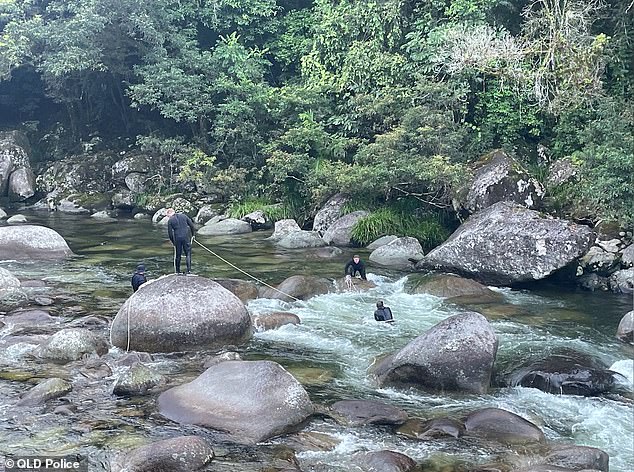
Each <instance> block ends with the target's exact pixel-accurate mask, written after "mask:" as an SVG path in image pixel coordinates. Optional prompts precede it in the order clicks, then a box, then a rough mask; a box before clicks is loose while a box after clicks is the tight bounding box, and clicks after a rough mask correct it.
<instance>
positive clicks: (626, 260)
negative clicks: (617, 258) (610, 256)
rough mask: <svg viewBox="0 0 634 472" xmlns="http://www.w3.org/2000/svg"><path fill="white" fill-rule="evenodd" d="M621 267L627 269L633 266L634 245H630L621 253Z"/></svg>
mask: <svg viewBox="0 0 634 472" xmlns="http://www.w3.org/2000/svg"><path fill="white" fill-rule="evenodd" d="M621 266H622V267H623V268H624V269H628V268H630V267H632V266H634V244H630V245H629V246H628V247H626V248H625V249H623V252H622V253H621Z"/></svg>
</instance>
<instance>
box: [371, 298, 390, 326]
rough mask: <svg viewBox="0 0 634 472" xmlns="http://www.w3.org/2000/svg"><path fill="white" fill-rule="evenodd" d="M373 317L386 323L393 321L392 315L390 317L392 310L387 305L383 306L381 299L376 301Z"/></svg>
mask: <svg viewBox="0 0 634 472" xmlns="http://www.w3.org/2000/svg"><path fill="white" fill-rule="evenodd" d="M374 319H375V320H376V321H385V322H387V323H394V317H392V310H390V307H389V306H384V305H383V301H382V300H379V301H378V302H376V310H375V311H374Z"/></svg>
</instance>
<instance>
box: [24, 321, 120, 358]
mask: <svg viewBox="0 0 634 472" xmlns="http://www.w3.org/2000/svg"><path fill="white" fill-rule="evenodd" d="M106 352H108V346H107V344H106V342H105V341H104V340H103V339H101V338H99V337H97V336H96V335H95V334H93V333H92V332H91V331H88V330H87V329H83V328H68V329H62V330H60V331H58V332H57V333H55V334H54V335H53V336H51V337H50V338H48V339H47V340H46V341H45V342H44V343H43V344H41V345H40V346H38V347H37V349H36V350H35V355H36V356H37V357H39V358H41V359H46V360H49V361H52V362H57V363H62V364H65V363H68V362H71V361H77V360H79V359H82V358H84V357H87V356H103V355H104V354H105V353H106Z"/></svg>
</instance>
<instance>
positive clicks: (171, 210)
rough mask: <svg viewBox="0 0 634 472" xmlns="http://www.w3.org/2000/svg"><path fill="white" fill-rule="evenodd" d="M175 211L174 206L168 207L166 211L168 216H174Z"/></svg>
mask: <svg viewBox="0 0 634 472" xmlns="http://www.w3.org/2000/svg"><path fill="white" fill-rule="evenodd" d="M175 213H176V212H175V211H174V209H173V208H168V209H167V211H166V212H165V214H166V215H167V216H174V214H175Z"/></svg>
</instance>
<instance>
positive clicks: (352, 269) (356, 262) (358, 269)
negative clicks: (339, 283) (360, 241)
mask: <svg viewBox="0 0 634 472" xmlns="http://www.w3.org/2000/svg"><path fill="white" fill-rule="evenodd" d="M344 272H345V273H346V284H347V285H351V284H352V280H351V279H352V277H356V276H357V274H359V276H360V277H361V278H362V279H363V280H368V279H367V278H366V276H365V264H364V263H363V261H362V260H361V258H360V257H359V255H358V254H355V255H354V256H352V260H351V261H349V262H348V263H347V264H346V267H345V269H344Z"/></svg>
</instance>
